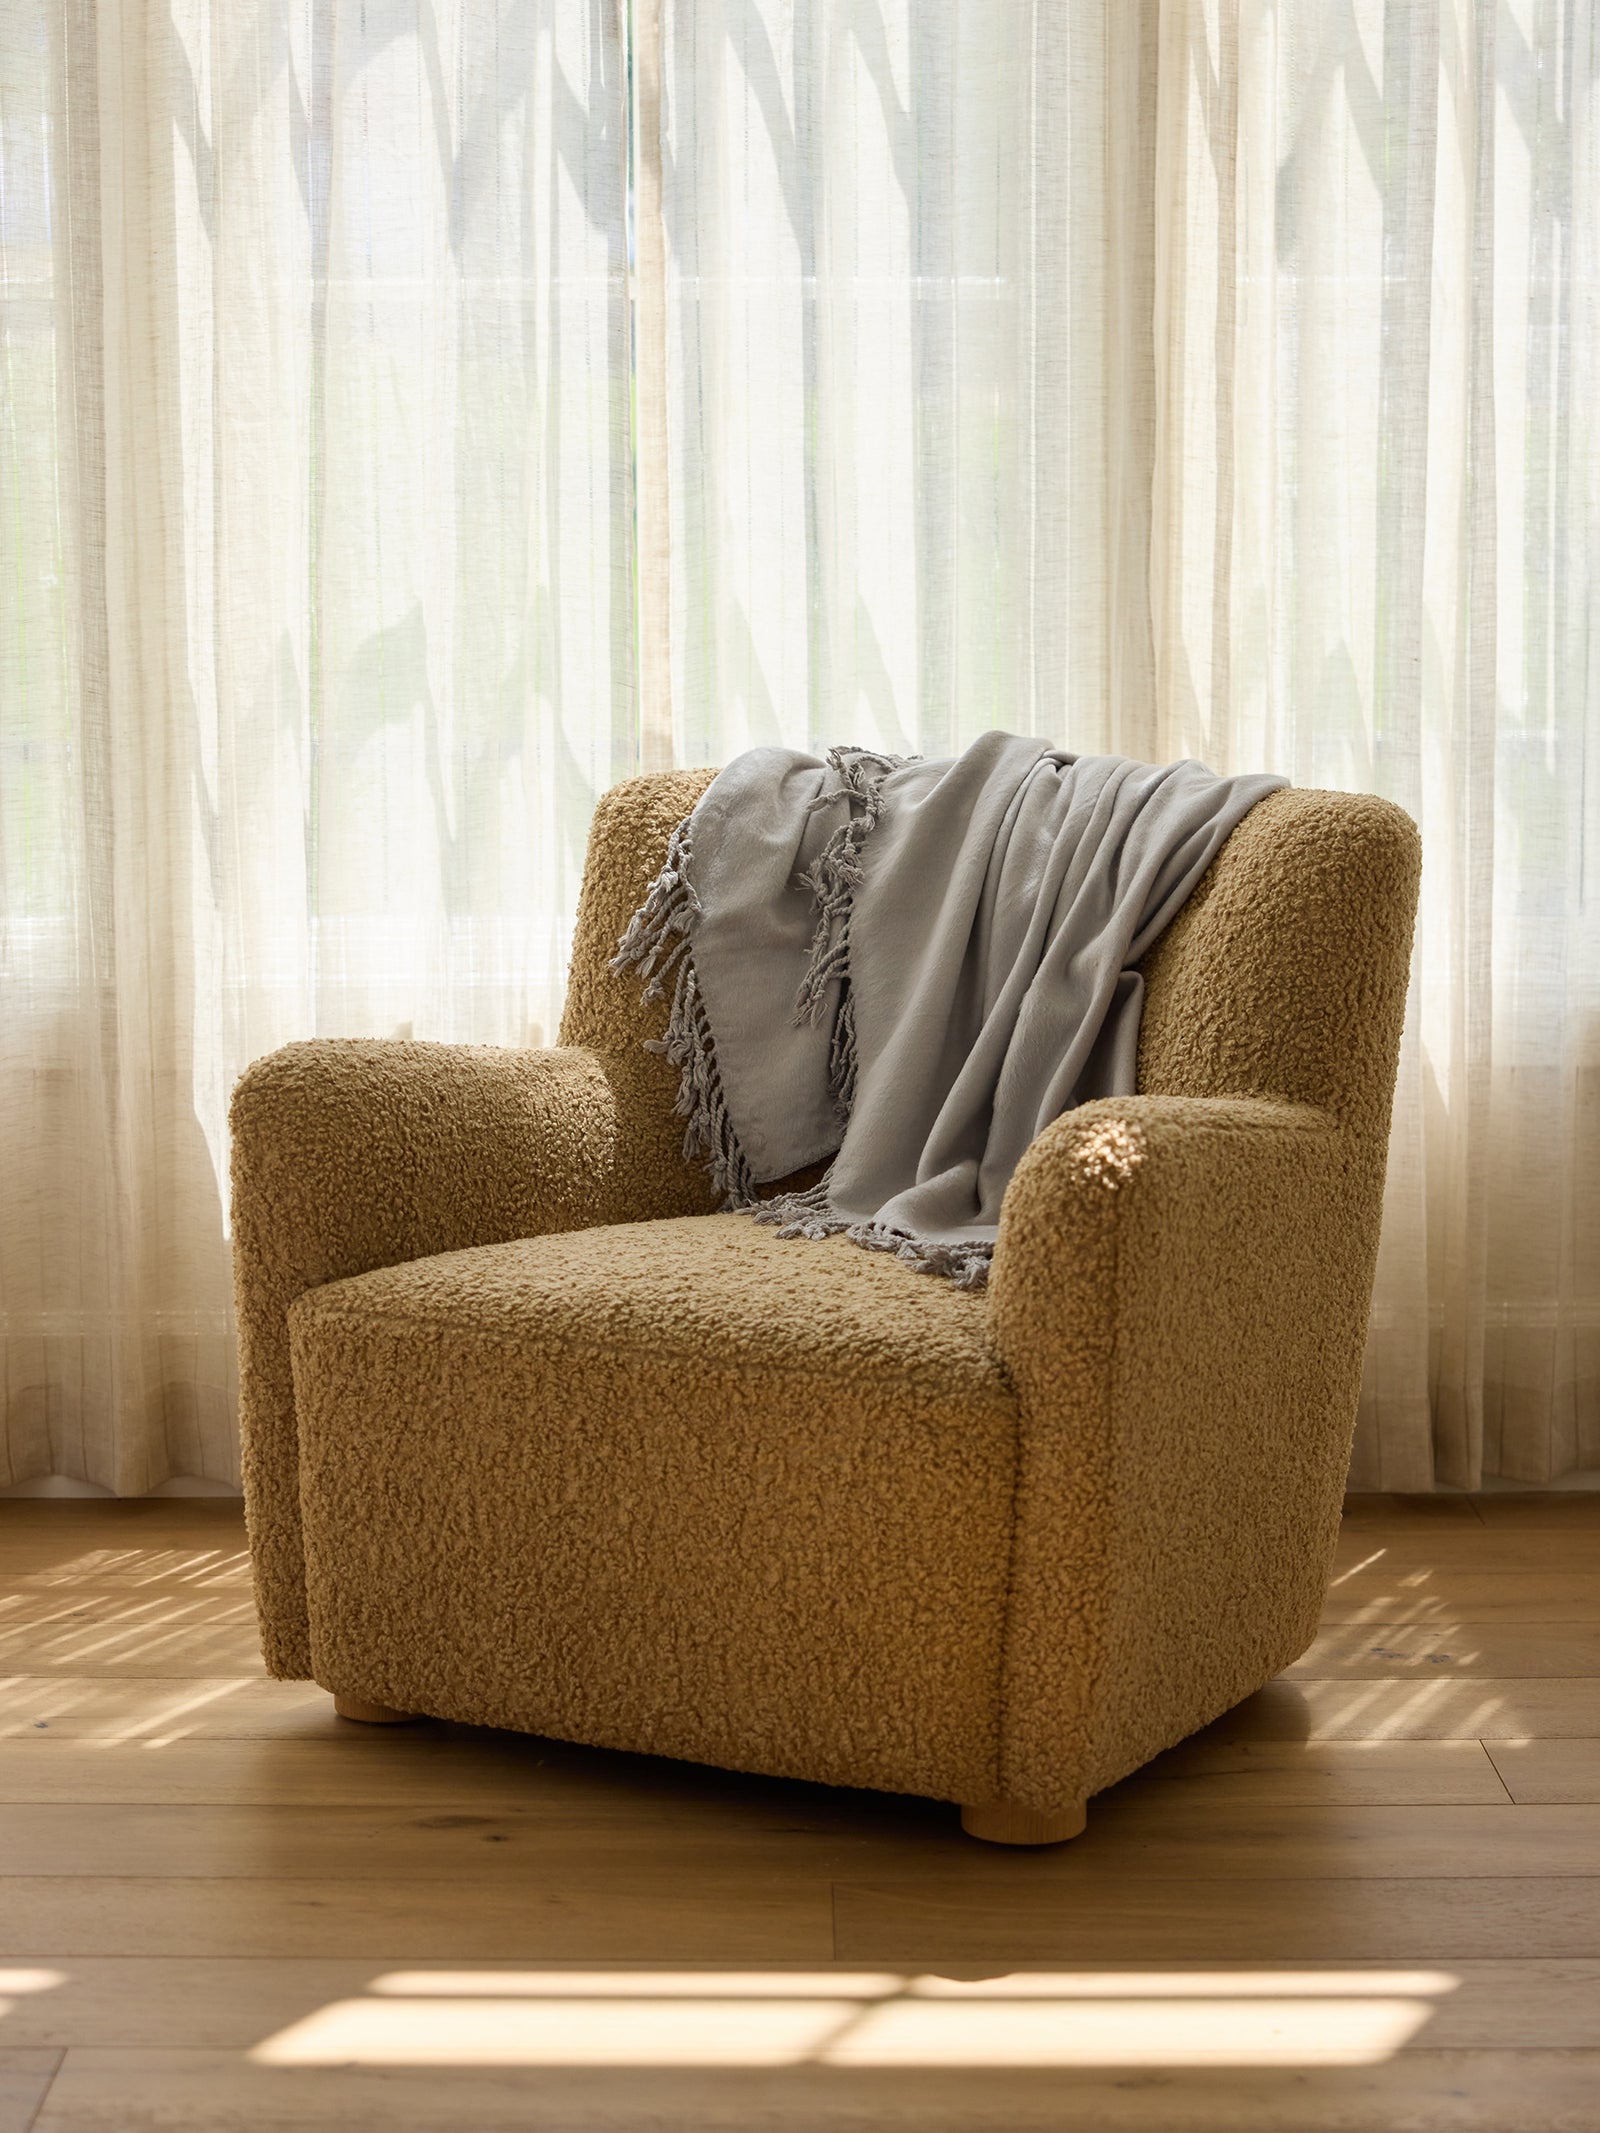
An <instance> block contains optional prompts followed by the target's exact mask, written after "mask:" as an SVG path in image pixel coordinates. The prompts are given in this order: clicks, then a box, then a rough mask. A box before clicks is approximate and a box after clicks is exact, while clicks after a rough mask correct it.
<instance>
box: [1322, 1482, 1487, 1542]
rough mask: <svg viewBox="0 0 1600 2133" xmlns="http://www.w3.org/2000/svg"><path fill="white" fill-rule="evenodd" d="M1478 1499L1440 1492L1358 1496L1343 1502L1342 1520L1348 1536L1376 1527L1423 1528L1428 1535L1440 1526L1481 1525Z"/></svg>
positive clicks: (1350, 1497) (1351, 1496)
mask: <svg viewBox="0 0 1600 2133" xmlns="http://www.w3.org/2000/svg"><path fill="white" fill-rule="evenodd" d="M1481 1524H1482V1520H1481V1519H1480V1518H1479V1516H1478V1509H1477V1499H1476V1498H1475V1497H1472V1496H1457V1495H1448V1494H1444V1493H1442V1492H1441V1493H1439V1494H1436V1495H1431V1496H1399V1495H1378V1494H1357V1495H1350V1496H1347V1497H1346V1498H1345V1500H1344V1514H1343V1517H1342V1518H1341V1520H1340V1526H1341V1529H1342V1530H1343V1531H1344V1532H1346V1533H1354V1532H1370V1531H1372V1530H1374V1529H1376V1528H1384V1529H1403V1528H1405V1527H1422V1528H1425V1529H1426V1530H1427V1531H1429V1532H1434V1531H1437V1530H1438V1528H1439V1527H1440V1526H1469V1527H1470V1526H1478V1525H1481Z"/></svg>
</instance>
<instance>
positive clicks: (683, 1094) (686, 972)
mask: <svg viewBox="0 0 1600 2133" xmlns="http://www.w3.org/2000/svg"><path fill="white" fill-rule="evenodd" d="M693 824H694V816H693V815H692V814H689V815H685V817H684V818H683V820H682V821H681V822H680V823H679V824H678V826H677V828H676V829H675V830H674V831H673V833H672V836H671V839H670V841H669V842H668V845H667V861H666V865H665V866H664V867H663V868H662V869H661V872H660V873H659V874H658V875H657V876H656V878H655V880H654V881H653V882H652V883H651V884H650V888H649V891H648V893H647V894H646V896H645V900H644V902H643V903H642V904H641V905H640V906H639V908H638V910H637V911H636V912H635V913H634V914H633V917H632V918H631V919H630V920H629V922H628V930H627V932H626V933H624V934H623V936H622V939H621V940H620V941H619V942H618V943H617V952H616V954H615V955H614V956H613V957H612V958H611V965H610V967H611V969H612V970H613V971H615V972H616V974H617V975H618V976H619V977H621V976H625V975H626V973H627V972H628V971H630V970H636V971H637V972H638V973H639V975H640V976H641V977H642V978H643V979H644V980H645V981H646V982H645V988H644V997H645V999H647V1000H664V999H666V998H667V997H668V995H667V979H668V978H669V977H673V986H672V993H671V1004H670V1006H669V1007H668V1010H667V1031H666V1035H665V1036H664V1037H650V1038H647V1039H646V1040H645V1050H646V1051H647V1052H659V1053H661V1054H663V1055H664V1056H665V1057H666V1059H667V1060H668V1061H669V1062H670V1063H671V1064H672V1065H673V1066H675V1067H676V1068H677V1069H678V1099H677V1102H676V1104H675V1105H674V1106H673V1108H674V1110H675V1112H676V1114H677V1116H678V1117H679V1118H681V1119H683V1120H684V1121H685V1122H686V1123H685V1126H684V1134H683V1159H684V1161H685V1162H686V1163H695V1162H700V1163H703V1164H704V1166H705V1169H706V1172H707V1174H708V1176H709V1177H710V1179H711V1183H712V1185H713V1187H714V1188H715V1190H716V1192H717V1193H718V1194H719V1195H720V1197H721V1201H722V1205H723V1207H724V1208H727V1209H730V1210H733V1209H739V1208H745V1207H748V1206H750V1205H751V1204H752V1202H753V1201H754V1199H755V1180H754V1179H753V1178H752V1177H751V1175H750V1165H749V1163H748V1162H747V1161H746V1159H745V1153H744V1150H743V1148H742V1147H741V1146H740V1145H739V1136H738V1134H737V1133H735V1131H734V1129H733V1120H732V1119H731V1118H730V1117H729V1115H728V1104H727V1098H726V1096H725V1095H724V1093H723V1087H722V1074H721V1071H720V1069H719V1068H718V1065H717V1046H716V1038H715V1036H714V1035H713V1032H712V1028H711V1023H710V1020H709V1018H708V1016H707V1014H706V1009H705V1001H704V1000H703V998H702V997H701V993H700V981H699V979H698V977H697V976H696V974H695V967H694V949H693V945H692V943H691V939H690V933H689V928H690V925H691V924H692V922H693V921H694V920H695V919H696V918H698V917H699V915H700V899H699V897H698V896H696V894H695V892H694V887H693V884H692V883H691V882H690V880H689V873H688V868H689V860H690V858H691V856H692V852H693ZM674 973H675V974H676V975H675V976H674Z"/></svg>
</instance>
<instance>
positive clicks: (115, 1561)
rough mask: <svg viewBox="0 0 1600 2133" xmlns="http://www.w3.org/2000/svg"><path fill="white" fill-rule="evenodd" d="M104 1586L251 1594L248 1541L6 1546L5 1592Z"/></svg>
mask: <svg viewBox="0 0 1600 2133" xmlns="http://www.w3.org/2000/svg"><path fill="white" fill-rule="evenodd" d="M82 1586H100V1587H104V1588H110V1589H112V1590H116V1591H129V1592H143V1593H147V1594H151V1595H154V1594H158V1593H160V1594H174V1595H176V1594H187V1593H191V1592H217V1591H232V1592H249V1591H250V1590H251V1579H250V1559H249V1557H248V1555H246V1553H245V1551H244V1546H243V1543H242V1542H237V1541H231V1540H230V1541H229V1542H228V1543H226V1544H218V1545H212V1544H211V1543H210V1541H209V1540H207V1539H205V1538H204V1537H197V1538H196V1539H195V1540H194V1541H193V1542H192V1543H186V1542H183V1541H180V1540H177V1539H175V1538H171V1537H169V1538H168V1539H167V1540H165V1541H164V1542H163V1543H162V1545H160V1546H158V1547H143V1546H140V1545H139V1544H138V1543H137V1542H134V1541H128V1542H125V1543H121V1542H111V1543H106V1542H103V1541H102V1542H96V1541H95V1540H93V1539H92V1538H90V1537H89V1536H87V1535H86V1536H85V1537H84V1539H83V1541H82V1542H81V1543H78V1542H74V1543H73V1544H71V1545H66V1544H63V1543H61V1542H58V1541H51V1542H42V1543H41V1542H22V1543H17V1542H7V1543H6V1544H5V1545H4V1547H3V1548H0V1590H3V1591H5V1592H60V1591H73V1592H75V1591H77V1590H78V1589H79V1588H80V1587H82Z"/></svg>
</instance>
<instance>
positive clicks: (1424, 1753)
mask: <svg viewBox="0 0 1600 2133" xmlns="http://www.w3.org/2000/svg"><path fill="white" fill-rule="evenodd" d="M4 1758H5V1749H4V1746H3V1745H0V1799H4V1798H6V1797H7V1793H6V1789H5V1788H6V1783H7V1779H6V1775H5V1771H6V1764H5V1760H4ZM1158 1785H1162V1786H1165V1785H1172V1786H1176V1787H1180V1788H1181V1790H1180V1791H1179V1792H1178V1793H1177V1794H1176V1795H1175V1796H1173V1797H1172V1798H1171V1801H1170V1809H1171V1812H1172V1813H1173V1814H1174V1815H1177V1816H1180V1817H1181V1816H1183V1815H1185V1814H1187V1813H1188V1812H1189V1807H1188V1804H1187V1803H1188V1802H1189V1801H1191V1800H1195V1799H1202V1800H1236V1801H1239V1802H1241V1803H1247V1802H1259V1803H1261V1804H1263V1805H1272V1806H1279V1807H1322V1806H1356V1805H1359V1804H1363V1803H1366V1804H1370V1805H1373V1806H1405V1805H1407V1804H1411V1805H1415V1806H1425V1805H1428V1804H1429V1803H1432V1804H1435V1805H1438V1806H1446V1805H1460V1806H1471V1805H1473V1804H1474V1803H1476V1804H1478V1805H1481V1806H1492V1805H1495V1804H1497V1803H1498V1802H1500V1801H1502V1800H1504V1799H1505V1798H1506V1797H1507V1794H1506V1791H1505V1787H1504V1786H1503V1785H1502V1784H1501V1782H1500V1777H1499V1774H1498V1772H1497V1771H1496V1769H1495V1767H1494V1765H1493V1763H1491V1762H1490V1760H1489V1758H1488V1756H1487V1755H1486V1754H1485V1752H1484V1749H1483V1745H1482V1743H1481V1742H1479V1741H1477V1740H1423V1741H1412V1740H1395V1741H1390V1740H1357V1741H1298V1740H1296V1741H1275V1740H1264V1741H1219V1740H1213V1739H1210V1738H1208V1737H1205V1736H1202V1737H1200V1738H1199V1739H1196V1740H1192V1741H1184V1742H1183V1743H1182V1744H1181V1745H1180V1746H1179V1747H1176V1748H1169V1749H1168V1751H1167V1752H1166V1754H1165V1755H1161V1756H1158V1757H1157V1758H1156V1760H1155V1761H1154V1762H1153V1763H1147V1764H1146V1765H1145V1768H1144V1769H1143V1770H1141V1771H1139V1772H1138V1773H1137V1774H1136V1775H1135V1776H1133V1777H1131V1778H1127V1779H1125V1780H1124V1782H1123V1784H1122V1785H1119V1786H1118V1787H1117V1791H1118V1792H1119V1793H1121V1792H1124V1791H1128V1790H1132V1789H1139V1790H1152V1789H1153V1788H1154V1787H1156V1786H1158ZM35 1796H36V1795H29V1797H35Z"/></svg>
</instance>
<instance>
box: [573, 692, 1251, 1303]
mask: <svg viewBox="0 0 1600 2133" xmlns="http://www.w3.org/2000/svg"><path fill="white" fill-rule="evenodd" d="M1284 782H1285V781H1284V780H1283V779H1282V778H1276V777H1240V778H1218V777H1213V776H1212V774H1211V772H1210V771H1208V770H1206V769H1205V768H1204V767H1203V766H1202V765H1201V764H1199V763H1194V762H1183V763H1172V764H1168V765H1166V766H1164V767H1160V768H1157V767H1154V766H1152V765H1150V764H1146V763H1132V762H1128V761H1127V760H1125V759H1124V758H1123V757H1121V756H1073V755H1065V754H1062V753H1061V752H1060V751H1059V750H1057V749H1054V748H1052V747H1051V746H1050V745H1049V743H1048V742H1045V741H1036V740H1024V739H1021V738H1019V737H1018V736H1017V735H1015V734H1010V733H989V734H985V735H984V736H983V738H982V739H981V740H978V741H975V742H974V743H973V745H972V746H971V747H970V748H969V749H968V750H967V752H966V753H965V755H962V756H958V757H956V758H954V759H953V760H944V761H940V762H924V761H922V760H921V759H920V758H912V759H911V760H910V761H902V760H901V759H900V758H898V757H896V756H887V755H876V754H873V753H872V752H871V751H870V750H867V749H862V748H835V749H832V750H830V751H829V754H828V758H827V761H826V762H818V761H817V760H816V758H815V757H813V756H809V755H800V754H797V753H795V752H794V751H792V750H790V749H786V748H753V749H751V750H750V751H749V752H748V753H747V754H745V755H741V756H739V757H738V758H737V759H736V760H735V761H734V762H732V763H730V764H729V766H728V768H727V769H726V770H724V771H723V772H722V773H721V774H720V775H719V776H718V777H717V778H716V779H715V781H714V782H713V783H712V784H711V785H710V786H709V787H708V788H707V790H706V792H705V793H704V795H703V796H702V798H701V800H700V803H699V805H698V806H697V807H696V808H695V809H694V811H693V813H692V814H690V815H689V816H688V817H687V818H686V819H685V820H684V821H683V822H681V823H680V824H679V825H678V828H677V830H676V831H675V833H674V835H673V838H672V841H671V844H670V846H669V848H668V853H667V864H666V866H665V868H664V870H663V871H662V873H661V874H660V875H659V876H658V878H657V879H656V881H655V882H654V884H653V885H652V887H651V889H650V893H649V896H648V897H647V899H646V901H645V903H644V904H643V906H642V907H641V908H640V910H639V911H638V912H637V913H636V915H635V917H634V919H633V922H632V924H631V925H630V926H629V928H628V931H627V933H626V934H625V935H624V936H623V938H622V942H621V944H620V950H619V953H618V955H617V957H616V959H615V961H614V962H613V964H612V966H611V967H612V968H613V970H616V971H618V972H622V971H626V970H629V969H633V970H637V971H638V972H639V973H640V975H641V976H643V977H644V978H645V979H646V980H647V984H646V994H647V997H649V998H652V999H659V998H663V997H665V996H666V994H667V992H668V989H669V987H670V991H671V1001H672V1006H671V1014H670V1019H669V1021H668V1025H667V1035H666V1039H665V1041H664V1043H657V1045H656V1046H655V1048H656V1049H657V1050H663V1051H665V1052H666V1054H667V1056H668V1058H669V1059H670V1060H671V1061H672V1062H673V1064H674V1065H675V1066H677V1067H678V1068H679V1069H680V1072H681V1081H680V1087H679V1096H678V1110H679V1113H680V1115H681V1116H683V1117H684V1118H685V1119H686V1120H687V1121H688V1130H687V1133H686V1135H685V1140H684V1154H685V1156H686V1157H687V1158H688V1159H689V1160H691V1161H693V1160H696V1159H700V1160H704V1161H705V1162H706V1163H707V1166H708V1168H709V1170H710V1174H711V1177H712V1180H713V1182H714V1184H715V1185H716V1187H717V1190H718V1191H719V1192H720V1193H721V1195H722V1200H723V1204H724V1206H725V1207H729V1208H744V1209H748V1210H749V1211H750V1212H751V1213H753V1214H754V1215H755V1217H756V1219H757V1220H758V1221H762V1222H770V1223H775V1224H778V1225H780V1234H781V1235H783V1236H786V1237H825V1236H830V1235H832V1234H834V1233H835V1232H836V1231H839V1230H845V1231H848V1233H849V1234H850V1236H851V1237H853V1238H854V1239H855V1241H856V1242H857V1243H858V1244H863V1245H867V1246H869V1247H871V1248H872V1249H874V1250H878V1251H893V1252H897V1253H898V1254H899V1256H900V1257H901V1258H902V1259H904V1260H907V1261H908V1262H909V1263H910V1264H912V1265H913V1266H916V1267H918V1268H921V1269H923V1270H925V1271H927V1272H930V1273H937V1274H945V1275H948V1276H949V1277H950V1278H951V1279H953V1280H954V1281H956V1282H958V1283H959V1284H960V1285H961V1286H962V1287H964V1288H976V1287H978V1286H980V1285H981V1284H982V1282H983V1281H984V1280H985V1279H986V1277H987V1275H988V1270H989V1259H990V1255H991V1254H992V1252H993V1249H994V1240H995V1232H996V1226H997V1224H998V1222H999V1219H1000V1202H1001V1198H1002V1196H1003V1195H1004V1193H1005V1189H1006V1186H1007V1184H1008V1183H1009V1181H1010V1178H1011V1174H1012V1172H1013V1171H1014V1170H1015V1168H1016V1166H1017V1163H1018V1161H1019V1160H1020V1159H1021V1157H1022V1154H1023V1152H1024V1150H1025V1149H1026V1148H1027V1146H1028V1144H1029V1143H1030V1142H1031V1141H1032V1140H1033V1139H1034V1138H1035V1137H1036V1135H1038V1134H1039V1133H1041V1132H1042V1131H1043V1130H1044V1128H1045V1127H1046V1126H1048V1125H1049V1124H1050V1123H1051V1121H1052V1120H1053V1119H1056V1118H1059V1117H1060V1115H1061V1113H1062V1112H1063V1111H1067V1110H1070V1109H1071V1108H1072V1107H1073V1105H1075V1104H1081V1103H1086V1102H1088V1101H1089V1099H1090V1098H1091V1097H1096V1096H1126V1095H1131V1094H1132V1093H1133V1091H1134V1088H1135V1086H1136V1078H1135V1076H1136V1067H1137V1060H1138V1048H1139V1015H1140V1009H1141V1006H1142V1004H1143V998H1144V981H1143V979H1142V978H1141V976H1140V975H1139V972H1138V970H1137V969H1136V968H1135V967H1134V966H1135V965H1136V964H1137V963H1138V961H1139V959H1140V957H1141V956H1142V955H1143V954H1144V953H1145V951H1146V950H1147V949H1148V948H1149V946H1150V944H1151V943H1152V941H1154V940H1155V939H1156V937H1157V935H1158V934H1159V933H1160V932H1161V930H1162V928H1163V927H1164V926H1165V925H1167V923H1168V922H1169V921H1170V920H1171V919H1172V918H1173V916H1174V915H1175V914H1176V913H1177V912H1178V911H1179V910H1180V909H1181V907H1182V905H1183V903H1184V901H1185V900H1186V898H1187V897H1188V896H1189V894H1190V892H1191V891H1192V890H1193V888H1194V887H1195V885H1196V883H1197V882H1198V881H1199V880H1200V877H1201V876H1202V874H1204V872H1205V870H1206V868H1207V867H1208V866H1209V865H1210V864H1211V862H1212V860H1213V859H1214V858H1215V857H1216V855H1217V853H1218V851H1219V850H1220V849H1221V847H1222V845H1223V843H1224V841H1225V840H1226V838H1227V837H1228V835H1229V833H1230V832H1231V831H1232V830H1233V829H1234V828H1235V827H1236V826H1237V824H1238V823H1239V822H1240V821H1242V820H1243V818H1244V816H1245V815H1246V814H1247V813H1248V812H1249V811H1250V809H1251V808H1252V807H1253V806H1254V805H1255V803H1256V801H1257V800H1259V799H1261V798H1262V797H1263V795H1264V794H1266V793H1269V792H1273V791H1275V790H1276V789H1277V788H1278V787H1279V786H1281V785H1282V784H1283V783H1284ZM822 1162H827V1163H828V1165H829V1167H828V1170H827V1172H826V1175H825V1176H824V1177H823V1179H822V1182H821V1183H820V1184H818V1185H816V1186H814V1187H812V1188H811V1189H810V1190H809V1191H803V1192H790V1193H785V1194H781V1195H779V1196H778V1197H776V1198H772V1199H768V1200H765V1201H763V1200H760V1199H759V1198H758V1195H757V1191H756V1188H757V1186H758V1185H761V1184H765V1183H770V1182H771V1181H773V1180H775V1179H781V1178H786V1177H788V1176H790V1175H791V1173H793V1172H794V1171H796V1170H800V1169H803V1168H805V1167H807V1166H808V1165H814V1164H817V1163H822Z"/></svg>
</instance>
